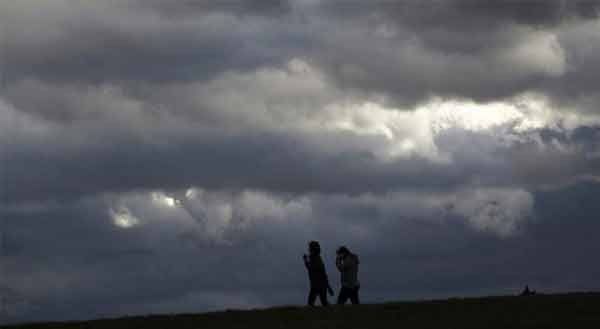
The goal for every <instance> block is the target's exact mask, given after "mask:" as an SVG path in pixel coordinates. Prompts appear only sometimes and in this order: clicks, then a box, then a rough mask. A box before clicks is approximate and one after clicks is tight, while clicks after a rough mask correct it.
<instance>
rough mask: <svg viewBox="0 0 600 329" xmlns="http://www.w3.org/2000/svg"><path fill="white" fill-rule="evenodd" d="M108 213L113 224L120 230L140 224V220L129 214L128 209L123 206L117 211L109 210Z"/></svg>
mask: <svg viewBox="0 0 600 329" xmlns="http://www.w3.org/2000/svg"><path fill="white" fill-rule="evenodd" d="M109 213H110V216H111V217H112V220H113V223H114V224H115V225H116V226H118V227H121V228H131V227H133V226H136V225H138V224H139V223H140V220H139V219H138V218H137V217H135V216H134V215H133V214H132V213H131V211H130V210H129V208H127V207H124V206H121V207H119V208H117V209H114V208H110V210H109Z"/></svg>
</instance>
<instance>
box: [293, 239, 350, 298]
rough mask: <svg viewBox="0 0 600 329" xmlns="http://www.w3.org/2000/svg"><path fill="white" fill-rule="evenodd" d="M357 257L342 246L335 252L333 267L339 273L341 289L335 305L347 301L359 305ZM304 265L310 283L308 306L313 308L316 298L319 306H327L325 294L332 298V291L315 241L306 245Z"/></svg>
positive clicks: (318, 246) (319, 249) (319, 247)
mask: <svg viewBox="0 0 600 329" xmlns="http://www.w3.org/2000/svg"><path fill="white" fill-rule="evenodd" d="M358 264H359V260H358V256H356V255H355V254H353V253H351V252H350V250H348V248H346V247H344V246H342V247H340V248H339V249H338V250H337V252H336V260H335V265H336V267H337V269H338V270H339V271H340V279H341V289H340V292H339V294H338V299H337V303H338V305H343V304H345V303H346V301H347V300H348V299H350V301H351V302H352V304H360V300H359V297H358V290H359V289H360V284H359V282H358ZM304 265H305V266H306V269H307V270H308V278H309V281H310V290H309V292H308V305H310V306H314V305H315V300H316V299H317V296H318V297H319V299H320V301H321V305H323V306H327V305H329V301H328V300H327V293H329V295H331V296H333V295H334V293H333V289H331V285H329V279H328V277H327V271H326V270H325V264H323V260H322V259H321V246H320V245H319V242H317V241H311V242H309V244H308V255H306V254H305V255H304Z"/></svg>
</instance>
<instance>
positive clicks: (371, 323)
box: [2, 293, 600, 329]
mask: <svg viewBox="0 0 600 329" xmlns="http://www.w3.org/2000/svg"><path fill="white" fill-rule="evenodd" d="M2 328H11V329H17V328H19V329H25V328H27V329H80V328H90V329H120V328H144V329H153V328H156V329H159V328H160V329H167V328H169V329H191V328H203V329H206V328H232V329H233V328H240V329H241V328H260V329H276V328H286V329H294V328H302V329H307V328H320V329H323V328H344V329H351V328H361V329H363V328H364V329H370V328H386V329H389V328H406V329H413V328H415V329H416V328H436V329H440V328H503V329H506V328H561V329H566V328H573V329H574V328H600V293H572V294H560V295H537V296H527V297H512V296H511V297H485V298H464V299H448V300H437V301H423V302H395V303H385V304H369V305H360V306H348V305H347V306H344V307H330V308H321V307H317V308H313V309H311V308H305V307H280V308H271V309H265V310H248V311H224V312H215V313H205V314H181V315H156V316H140V317H126V318H119V319H107V320H94V321H85V322H68V323H45V324H29V325H17V326H5V327H2Z"/></svg>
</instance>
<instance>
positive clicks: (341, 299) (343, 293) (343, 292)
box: [337, 287, 349, 305]
mask: <svg viewBox="0 0 600 329" xmlns="http://www.w3.org/2000/svg"><path fill="white" fill-rule="evenodd" d="M348 297H349V296H348V288H346V287H342V289H340V294H339V295H338V300H337V303H338V305H344V304H345V303H346V301H347V300H348Z"/></svg>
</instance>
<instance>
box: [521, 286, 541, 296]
mask: <svg viewBox="0 0 600 329" xmlns="http://www.w3.org/2000/svg"><path fill="white" fill-rule="evenodd" d="M536 294H537V292H536V291H535V290H529V286H528V285H526V286H525V289H524V290H523V291H522V292H521V295H520V296H533V295H536Z"/></svg>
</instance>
